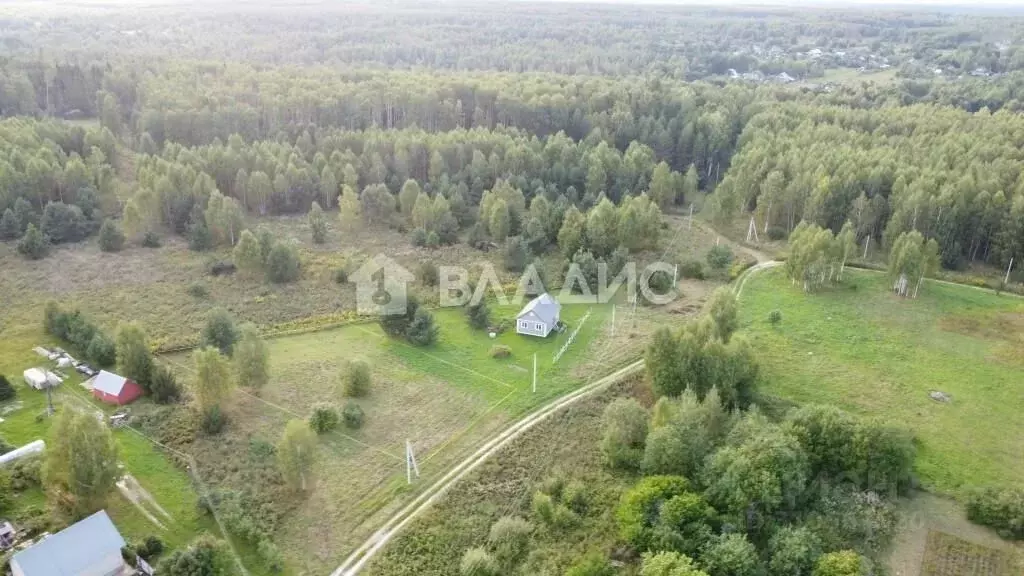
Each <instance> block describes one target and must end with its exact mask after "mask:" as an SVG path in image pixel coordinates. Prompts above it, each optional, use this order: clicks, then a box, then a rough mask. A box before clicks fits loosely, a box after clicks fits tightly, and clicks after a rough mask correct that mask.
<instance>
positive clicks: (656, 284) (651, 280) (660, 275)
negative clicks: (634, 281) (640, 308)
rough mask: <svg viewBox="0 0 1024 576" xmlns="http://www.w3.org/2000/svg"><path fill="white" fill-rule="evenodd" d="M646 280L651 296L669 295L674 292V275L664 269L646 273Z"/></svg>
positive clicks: (646, 300) (647, 300)
mask: <svg viewBox="0 0 1024 576" xmlns="http://www.w3.org/2000/svg"><path fill="white" fill-rule="evenodd" d="M644 281H645V282H646V285H647V288H648V289H649V290H650V293H651V296H655V297H656V296H667V295H669V294H671V292H672V276H670V275H669V273H668V272H666V271H664V270H655V271H654V272H652V273H650V274H649V275H647V274H645V278H644ZM644 301H645V302H649V299H646V298H645V300H644Z"/></svg>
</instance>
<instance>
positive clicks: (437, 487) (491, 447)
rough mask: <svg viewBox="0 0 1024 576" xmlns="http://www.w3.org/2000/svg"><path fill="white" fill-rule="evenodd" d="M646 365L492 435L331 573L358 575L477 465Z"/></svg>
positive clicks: (623, 371) (589, 386) (617, 374)
mask: <svg viewBox="0 0 1024 576" xmlns="http://www.w3.org/2000/svg"><path fill="white" fill-rule="evenodd" d="M643 366H644V363H643V360H638V361H636V362H633V363H632V364H629V365H627V366H625V367H623V368H620V369H618V370H616V371H615V372H613V373H611V374H609V375H607V376H605V377H603V378H601V379H599V380H597V381H595V382H592V383H590V384H587V385H586V386H584V387H582V388H579V389H577V390H574V391H573V392H570V393H569V394H567V395H565V396H562V397H561V398H557V399H555V400H553V401H552V402H550V403H548V404H547V405H545V406H543V407H541V408H540V409H538V410H536V411H534V412H532V413H530V414H529V415H527V416H526V417H524V418H523V419H522V420H519V421H518V422H516V423H514V424H512V425H511V426H509V427H508V428H506V429H505V430H504V431H503V432H502V433H501V434H499V435H498V436H496V437H494V438H492V439H491V440H490V441H488V442H487V443H486V444H484V445H483V446H481V447H480V448H479V449H477V451H476V452H474V453H473V454H472V455H470V456H469V457H468V458H466V459H465V460H463V461H462V462H459V463H458V464H457V465H456V466H455V467H453V468H452V469H451V470H449V471H448V472H447V473H446V474H445V475H444V476H442V477H441V479H440V480H438V481H437V482H435V483H434V484H433V485H431V486H430V487H429V488H427V489H426V490H425V491H424V492H423V493H422V494H420V495H419V496H417V497H416V499H415V500H413V501H412V502H410V503H409V504H408V505H407V506H405V507H404V508H402V509H401V510H399V511H398V512H397V513H396V514H395V515H394V516H392V517H391V518H389V519H388V520H387V521H386V522H385V523H384V525H383V526H381V528H380V529H379V530H378V531H377V532H375V533H374V534H373V536H371V537H370V538H369V539H367V541H366V542H364V543H363V544H362V545H361V546H360V547H359V548H356V550H355V551H354V552H352V554H350V555H349V556H348V558H346V559H345V561H344V562H342V563H341V565H340V566H338V567H337V568H335V569H334V572H332V573H331V576H352V575H354V574H358V573H359V571H360V570H362V569H363V568H364V567H365V566H366V565H367V564H368V563H369V561H370V560H371V559H372V558H373V557H374V555H376V553H377V552H378V551H380V549H381V548H383V547H384V546H385V545H386V544H387V543H388V541H390V540H391V538H392V537H393V536H394V535H395V534H397V533H398V532H399V531H400V530H401V529H402V528H404V527H405V526H406V525H407V524H408V523H409V522H411V521H412V520H413V519H415V518H416V517H417V516H419V515H420V514H421V513H423V511H424V510H426V509H427V508H429V507H430V505H431V504H433V503H434V502H435V501H437V499H438V498H440V497H441V496H442V495H444V493H445V492H447V491H448V489H449V488H451V487H452V486H454V485H455V484H456V483H457V482H458V481H459V480H461V479H462V478H463V477H464V476H466V474H469V473H470V472H472V471H473V470H474V469H476V467H477V466H479V465H480V464H481V463H482V462H483V461H484V460H486V459H487V458H488V457H490V456H491V455H492V454H494V453H495V452H497V451H498V450H501V448H502V447H504V446H505V445H506V444H508V443H509V442H511V441H512V440H515V439H516V438H518V437H519V436H520V435H522V434H523V433H524V432H526V431H527V430H529V429H530V428H532V427H533V426H534V425H536V424H537V423H539V422H541V421H543V420H544V419H545V418H547V417H548V416H550V415H552V414H554V413H555V412H558V411H559V410H561V409H563V408H565V407H567V406H570V405H572V404H574V403H576V402H578V401H579V400H581V399H583V398H586V397H587V396H590V395H591V394H593V393H595V392H598V391H600V390H603V389H604V388H607V387H608V386H610V385H612V384H614V383H616V382H620V381H622V380H623V379H625V378H628V377H630V376H633V375H635V374H638V373H639V372H640V371H642V370H643Z"/></svg>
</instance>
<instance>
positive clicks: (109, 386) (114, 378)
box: [92, 370, 128, 396]
mask: <svg viewBox="0 0 1024 576" xmlns="http://www.w3.org/2000/svg"><path fill="white" fill-rule="evenodd" d="M127 381H128V379H127V378H125V377H124V376H118V375H117V374H114V373H113V372H107V371H106V370H100V373H99V374H97V375H96V377H95V378H93V379H92V388H93V390H99V391H100V392H106V393H107V394H111V395H113V396H120V395H121V390H123V389H124V384H125V382H127Z"/></svg>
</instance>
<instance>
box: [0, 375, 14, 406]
mask: <svg viewBox="0 0 1024 576" xmlns="http://www.w3.org/2000/svg"><path fill="white" fill-rule="evenodd" d="M17 394H18V393H17V391H16V390H15V389H14V386H11V383H10V382H9V381H8V380H7V377H6V376H4V375H3V374H0V402H3V401H4V400H10V399H11V398H14V397H15V396H17Z"/></svg>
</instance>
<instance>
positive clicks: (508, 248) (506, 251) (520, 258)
mask: <svg viewBox="0 0 1024 576" xmlns="http://www.w3.org/2000/svg"><path fill="white" fill-rule="evenodd" d="M529 257H530V247H529V246H528V245H527V244H526V242H524V241H523V240H522V239H520V238H518V237H514V238H509V239H508V240H506V241H505V246H504V247H503V248H502V253H501V260H502V265H503V266H504V267H505V270H508V271H509V272H522V271H523V270H524V269H526V261H527V260H528V259H529Z"/></svg>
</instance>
